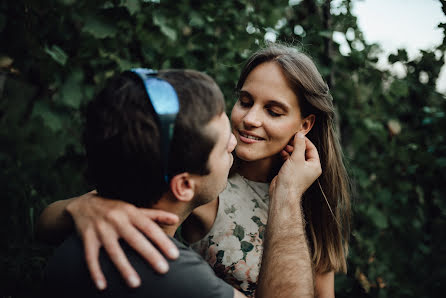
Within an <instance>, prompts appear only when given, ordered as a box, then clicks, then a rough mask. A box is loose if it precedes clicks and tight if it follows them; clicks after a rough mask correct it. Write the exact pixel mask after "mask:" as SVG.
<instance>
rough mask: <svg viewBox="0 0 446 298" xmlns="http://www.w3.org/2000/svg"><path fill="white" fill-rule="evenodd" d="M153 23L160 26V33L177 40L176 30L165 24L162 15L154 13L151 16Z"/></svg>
mask: <svg viewBox="0 0 446 298" xmlns="http://www.w3.org/2000/svg"><path fill="white" fill-rule="evenodd" d="M153 23H154V24H155V25H157V26H158V27H159V28H160V30H161V33H163V34H164V35H165V36H167V37H168V38H169V39H170V40H172V41H176V40H177V32H176V31H175V29H172V28H170V27H169V26H168V25H167V24H166V21H165V18H164V17H161V16H157V15H155V16H154V17H153Z"/></svg>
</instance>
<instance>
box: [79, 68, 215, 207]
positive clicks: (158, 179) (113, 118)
mask: <svg viewBox="0 0 446 298" xmlns="http://www.w3.org/2000/svg"><path fill="white" fill-rule="evenodd" d="M157 76H158V77H159V78H162V79H164V80H166V81H168V82H169V83H170V84H171V85H172V86H173V88H174V89H175V91H176V92H177V95H178V99H179V102H180V111H179V113H178V116H177V119H176V122H175V131H174V135H173V139H172V141H171V143H170V153H169V175H170V177H173V176H174V175H176V174H179V173H182V172H189V173H192V174H198V175H207V174H209V173H210V171H209V168H208V165H207V161H208V158H209V154H210V153H211V151H212V149H213V147H214V145H215V143H216V136H215V133H214V134H213V133H212V132H211V131H209V129H205V126H206V125H207V124H208V123H209V122H210V121H211V120H212V119H213V118H214V117H215V116H218V115H220V114H221V113H223V112H224V99H223V94H222V93H221V91H220V88H219V87H218V86H217V84H216V83H215V82H214V80H212V78H210V77H209V76H207V75H205V74H203V73H200V72H198V71H193V70H164V71H160V72H159V73H158V75H157ZM84 141H85V148H86V151H87V160H88V173H89V178H90V179H91V180H92V182H93V184H94V185H95V186H96V188H97V190H98V192H99V194H100V195H101V196H104V197H109V198H114V199H120V200H124V201H127V202H130V203H132V204H135V205H136V206H141V207H142V206H144V207H149V206H151V205H152V204H154V203H155V202H156V201H157V200H158V199H159V198H160V197H161V195H162V194H163V193H164V192H166V191H167V190H168V185H167V184H166V183H165V181H164V175H163V169H162V160H161V155H160V131H159V126H158V121H157V116H156V113H155V111H154V109H153V107H152V105H151V103H150V100H149V98H148V95H147V93H146V91H145V87H144V85H143V82H142V80H141V79H140V78H139V77H137V76H136V75H135V74H134V73H131V72H124V73H122V74H120V75H118V76H116V77H114V78H112V79H110V80H109V81H108V82H107V83H106V86H105V88H104V89H103V90H102V91H101V92H100V93H99V94H98V95H97V97H96V98H95V99H94V100H93V101H92V102H90V104H89V105H88V108H87V123H86V129H85V134H84Z"/></svg>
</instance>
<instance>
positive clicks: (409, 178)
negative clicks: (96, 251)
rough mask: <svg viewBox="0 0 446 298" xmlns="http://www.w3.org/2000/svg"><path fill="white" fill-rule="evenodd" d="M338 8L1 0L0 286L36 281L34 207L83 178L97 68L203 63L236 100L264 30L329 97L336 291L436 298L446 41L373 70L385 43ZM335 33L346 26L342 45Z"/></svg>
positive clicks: (445, 216)
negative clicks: (312, 71)
mask: <svg viewBox="0 0 446 298" xmlns="http://www.w3.org/2000/svg"><path fill="white" fill-rule="evenodd" d="M336 3H337V4H336V5H335V4H334V3H330V1H328V0H325V1H324V0H302V1H285V0H232V1H229V0H220V1H196V0H176V1H173V0H165V1H164V0H161V1H156V0H152V1H151V0H144V1H139V0H112V1H86V0H78V1H74V0H49V1H37V0H34V1H33V0H27V1H25V0H15V1H1V3H0V33H1V34H0V123H1V126H0V144H1V150H0V177H1V179H0V189H1V192H2V195H1V197H2V201H3V207H2V208H1V209H0V210H1V211H0V220H1V227H2V228H1V230H0V233H1V234H0V238H1V241H2V245H1V255H0V264H1V268H2V270H1V272H0V283H1V284H0V296H2V297H32V296H33V295H34V293H36V292H37V291H38V289H39V287H40V282H41V278H42V276H41V275H42V270H43V268H44V265H45V260H46V258H47V256H48V255H49V253H51V247H48V246H46V245H44V244H41V243H38V242H37V241H35V239H34V235H33V229H34V223H35V221H36V217H37V216H38V215H39V214H40V212H41V211H42V209H43V208H44V207H45V206H46V205H47V204H49V203H50V202H52V201H54V200H58V199H64V198H68V197H71V196H75V195H78V194H82V193H84V192H86V191H88V190H90V188H91V186H89V185H88V184H87V182H86V181H85V179H84V176H83V173H84V170H85V157H84V151H83V148H82V145H81V133H82V127H83V110H84V108H85V105H86V103H87V102H88V101H89V100H90V99H91V98H92V96H93V95H94V93H95V91H96V90H98V88H100V87H101V85H102V84H103V82H104V80H105V79H106V78H108V77H110V76H112V75H113V74H115V73H116V72H119V71H121V70H124V69H128V68H129V67H132V66H149V67H151V68H155V69H159V68H193V69H198V70H201V71H205V72H207V73H208V74H210V75H211V76H212V77H214V78H215V79H216V81H217V82H218V84H219V85H220V86H221V88H222V90H223V92H224V94H225V96H226V100H227V106H228V107H231V106H232V104H233V102H234V95H233V89H234V86H235V82H236V80H237V77H238V74H239V71H240V69H241V66H242V64H243V62H244V60H245V59H246V58H247V57H248V56H249V55H250V53H252V52H253V51H254V50H255V49H257V48H258V47H259V46H261V45H262V44H264V41H265V35H266V36H269V38H275V39H276V40H277V41H281V42H287V43H291V44H293V45H295V46H297V47H299V48H303V49H304V50H305V51H306V52H307V53H308V54H309V55H310V56H311V57H313V58H314V59H315V61H316V62H317V65H318V67H319V69H320V71H321V73H322V74H323V76H324V77H325V79H326V80H327V82H328V83H329V85H330V87H331V91H332V93H333V96H334V101H335V104H336V106H337V108H338V114H339V119H340V121H339V130H340V133H341V136H342V145H343V148H344V151H345V155H346V156H345V157H346V161H347V164H348V169H349V172H350V174H351V177H352V180H353V182H354V186H355V193H354V200H353V211H354V218H353V219H354V221H353V232H352V235H351V249H350V255H349V269H348V273H347V274H346V275H337V276H336V295H337V296H338V297H434V296H436V293H444V292H445V290H446V289H445V286H444V285H443V284H444V283H442V281H444V280H446V266H444V264H446V260H445V256H446V249H445V246H444V245H442V244H443V243H442V240H443V239H444V231H445V230H446V202H445V200H444V198H445V195H446V193H445V192H446V191H445V190H446V188H445V187H444V183H445V182H446V177H445V168H446V143H445V132H446V117H445V111H446V109H445V107H446V102H445V95H444V94H440V93H438V92H436V91H435V83H436V80H437V78H438V76H439V73H440V69H441V67H442V66H443V64H444V59H445V50H446V39H445V40H443V43H442V44H440V45H438V46H437V47H436V48H434V49H426V50H424V51H420V55H419V57H417V58H415V59H410V58H409V57H408V54H407V52H406V51H405V50H404V49H399V50H398V51H397V52H396V53H393V54H391V55H390V56H389V57H388V61H389V63H391V64H399V65H400V66H401V67H402V69H404V73H403V74H400V75H398V76H396V75H393V74H392V73H390V72H389V71H385V70H380V69H378V68H377V67H376V62H377V60H378V55H379V53H380V47H379V45H377V44H368V43H367V42H366V41H365V40H364V37H363V35H362V32H361V31H360V29H359V28H358V25H357V19H356V17H355V16H354V15H353V14H352V13H351V7H352V5H354V4H355V2H354V1H350V0H342V1H337V2H336ZM441 3H442V9H443V12H446V5H445V2H444V1H441ZM439 28H441V29H443V31H444V30H445V29H446V24H439ZM389 30H392V28H389ZM333 32H338V33H341V34H346V33H347V32H349V34H347V36H348V38H347V39H346V42H347V44H348V46H349V48H350V53H349V54H347V55H342V54H341V53H340V51H339V46H340V45H339V44H338V43H336V42H335V41H334V40H333V38H332V36H333ZM352 33H354V34H352ZM442 235H443V236H442Z"/></svg>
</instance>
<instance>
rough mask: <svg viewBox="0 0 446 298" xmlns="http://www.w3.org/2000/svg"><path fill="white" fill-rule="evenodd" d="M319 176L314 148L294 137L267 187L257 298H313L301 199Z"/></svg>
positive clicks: (302, 139) (319, 170)
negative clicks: (276, 172)
mask: <svg viewBox="0 0 446 298" xmlns="http://www.w3.org/2000/svg"><path fill="white" fill-rule="evenodd" d="M320 174H321V167H320V162H319V156H318V154H317V150H316V148H315V147H314V145H313V144H312V143H311V142H310V141H309V140H308V139H305V138H304V137H303V135H300V136H296V137H295V138H294V151H293V154H292V155H291V156H290V158H288V159H287V160H286V162H285V163H284V165H283V166H282V168H281V170H280V172H279V174H278V176H277V177H276V178H275V179H274V180H273V181H272V183H271V187H270V205H269V211H268V223H267V227H266V233H265V241H264V246H263V257H262V266H261V269H260V275H259V283H258V286H257V291H256V297H314V281H313V269H312V263H311V258H310V252H309V248H308V244H307V240H306V237H305V221H304V218H303V215H302V210H301V198H302V194H303V193H304V192H305V190H306V189H307V188H308V187H309V186H310V185H311V184H312V183H313V182H314V181H315V180H316V179H317V177H319V175H320Z"/></svg>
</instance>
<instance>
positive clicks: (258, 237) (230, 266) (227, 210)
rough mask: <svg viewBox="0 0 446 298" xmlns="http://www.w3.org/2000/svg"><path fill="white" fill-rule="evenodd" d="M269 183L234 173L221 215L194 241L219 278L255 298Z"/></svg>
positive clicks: (220, 207)
mask: <svg viewBox="0 0 446 298" xmlns="http://www.w3.org/2000/svg"><path fill="white" fill-rule="evenodd" d="M268 189H269V183H261V182H253V181H249V180H247V179H245V178H243V177H242V176H240V175H239V174H234V175H232V176H231V177H230V178H229V180H228V185H227V186H226V189H225V190H224V191H223V192H222V193H221V194H220V196H219V205H218V212H217V217H216V219H215V222H214V225H213V226H212V228H211V230H210V231H209V233H208V234H207V235H206V236H205V237H204V238H203V239H201V240H200V241H198V242H195V243H192V244H190V247H191V248H192V249H194V250H195V251H196V252H198V253H199V254H200V255H202V256H203V258H204V259H205V260H206V261H207V262H208V263H209V264H210V265H211V267H212V268H213V269H214V271H215V273H216V274H217V276H218V277H220V278H222V279H223V280H225V281H226V282H227V283H229V284H230V285H232V286H233V287H235V288H237V289H238V290H240V291H241V292H243V293H244V294H245V295H247V296H249V297H254V294H255V289H256V285H257V277H258V275H259V269H260V264H261V261H262V252H263V236H264V233H265V228H266V221H267V217H268V203H269V194H268Z"/></svg>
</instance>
